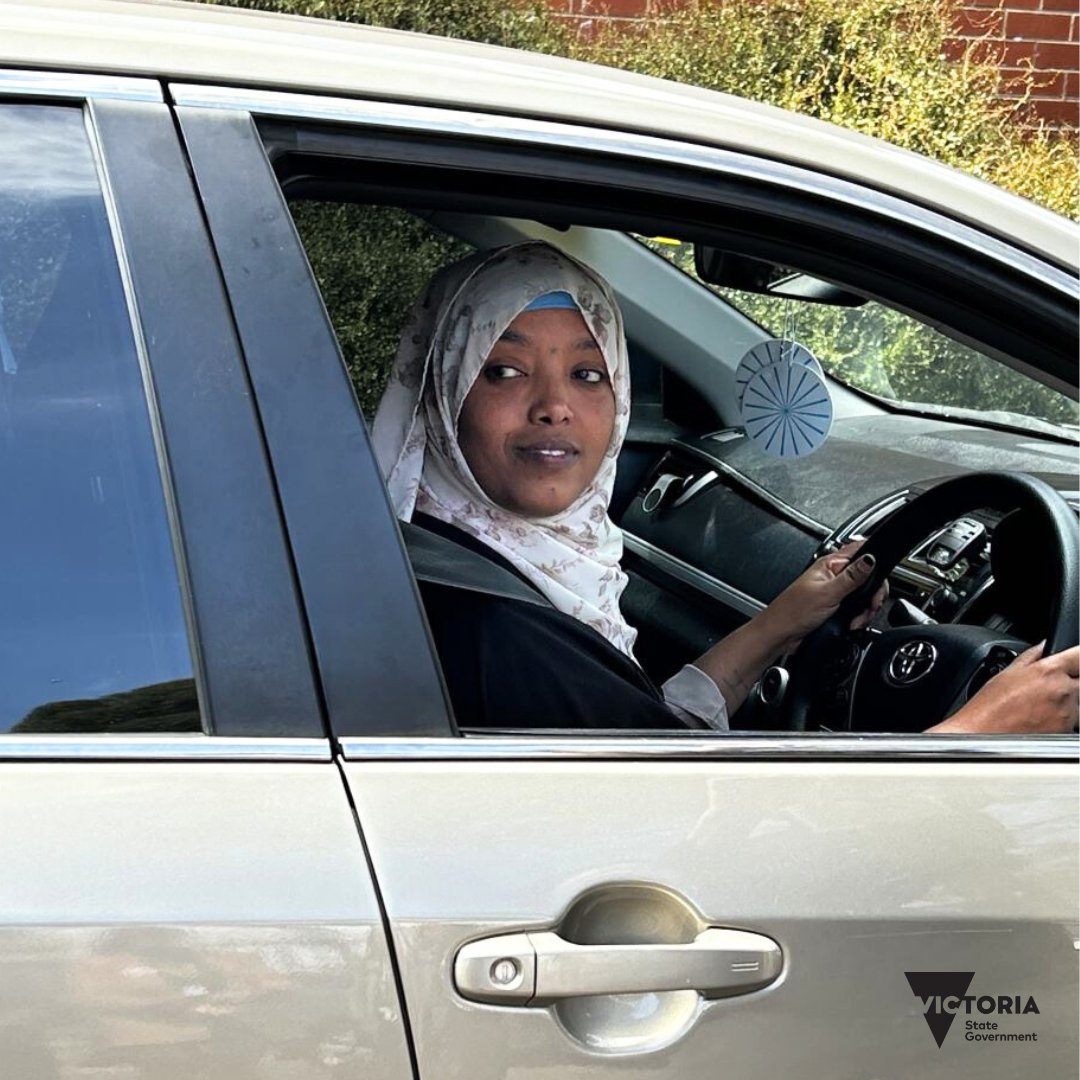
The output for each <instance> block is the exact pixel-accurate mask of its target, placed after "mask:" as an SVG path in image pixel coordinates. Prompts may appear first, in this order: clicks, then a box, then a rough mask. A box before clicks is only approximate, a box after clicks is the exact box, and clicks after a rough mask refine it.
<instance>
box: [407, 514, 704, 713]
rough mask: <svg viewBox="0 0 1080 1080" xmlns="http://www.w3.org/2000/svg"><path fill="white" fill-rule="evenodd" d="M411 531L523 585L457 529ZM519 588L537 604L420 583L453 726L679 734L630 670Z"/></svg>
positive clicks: (643, 680) (600, 641) (425, 523)
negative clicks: (450, 544) (446, 542)
mask: <svg viewBox="0 0 1080 1080" xmlns="http://www.w3.org/2000/svg"><path fill="white" fill-rule="evenodd" d="M414 522H415V524H416V525H419V526H421V527H422V528H424V529H426V530H428V531H430V532H433V533H436V534H437V535H439V536H442V537H445V538H447V539H450V540H453V541H454V542H455V543H457V544H460V545H461V546H462V547H464V548H466V549H468V550H470V551H473V552H475V553H477V554H480V555H483V556H484V557H485V558H486V559H489V560H490V561H491V562H492V563H494V564H495V565H497V566H500V567H502V568H503V569H504V570H509V571H510V572H511V573H512V574H513V575H514V576H515V577H516V578H517V579H518V580H519V581H526V583H527V580H526V579H525V578H524V577H522V575H520V574H519V573H518V571H517V570H516V569H515V568H514V567H513V566H512V565H511V564H510V563H509V562H507V561H506V560H505V559H503V558H502V557H501V556H499V555H498V554H496V553H495V552H494V551H492V550H491V548H489V547H487V545H486V544H484V543H482V542H481V541H479V540H477V539H475V538H474V537H471V536H469V535H467V534H466V533H464V532H462V531H461V530H460V529H457V528H454V527H453V526H452V525H447V524H446V523H445V522H442V521H438V520H436V519H434V518H430V517H428V516H427V515H424V514H417V515H416V517H415V518H414ZM527 584H528V588H530V589H532V590H533V593H534V594H535V596H536V598H537V599H538V600H539V601H540V602H538V603H537V602H533V603H530V602H529V601H528V600H527V599H518V598H512V597H510V596H507V595H493V594H492V593H489V592H484V591H481V590H478V589H476V588H461V587H458V586H455V585H450V584H446V583H445V582H442V581H440V582H434V581H431V580H424V578H423V577H422V576H421V577H419V585H420V595H421V597H422V599H423V602H424V607H425V609H426V611H427V617H428V622H429V624H430V625H431V633H432V637H433V638H434V641H435V648H436V650H437V652H438V654H439V660H440V662H441V663H442V669H443V675H444V677H445V679H446V684H447V688H448V690H449V692H450V702H451V704H452V706H453V709H454V715H455V717H456V719H457V723H458V726H459V727H462V728H568V729H575V728H576V729H581V728H635V729H639V730H640V729H653V730H657V729H665V728H667V729H671V728H676V729H685V727H686V725H685V724H684V723H683V722H682V721H680V720H679V719H678V718H677V717H676V716H675V715H674V714H672V712H671V711H670V710H669V709H668V708H667V706H665V705H664V703H663V699H662V697H661V695H660V692H659V691H658V690H657V689H656V687H655V685H654V684H653V683H652V681H651V680H650V679H649V677H648V676H647V675H646V674H645V673H644V672H643V671H642V670H641V668H639V667H638V666H637V664H635V663H634V662H633V661H632V660H631V659H630V658H629V657H627V656H625V655H624V654H623V653H622V652H620V651H619V650H618V649H616V648H615V646H614V645H612V644H611V643H610V642H609V641H608V640H607V639H606V638H604V637H603V636H602V635H601V634H598V633H597V632H596V631H595V630H593V629H592V628H591V627H589V626H586V625H585V624H584V623H582V622H579V621H578V620H577V619H575V618H574V617H573V616H571V615H566V614H564V613H563V612H561V611H557V610H556V609H555V608H553V607H551V606H550V605H549V604H548V603H547V601H546V599H544V598H543V597H542V594H540V593H539V591H538V590H536V589H535V588H534V587H533V586H532V585H531V584H529V583H527Z"/></svg>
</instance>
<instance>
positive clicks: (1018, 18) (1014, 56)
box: [547, 0, 1080, 127]
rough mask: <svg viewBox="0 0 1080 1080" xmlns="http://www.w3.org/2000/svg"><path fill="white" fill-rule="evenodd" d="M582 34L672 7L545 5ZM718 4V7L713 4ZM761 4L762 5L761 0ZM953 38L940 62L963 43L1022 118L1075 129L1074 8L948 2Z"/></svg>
mask: <svg viewBox="0 0 1080 1080" xmlns="http://www.w3.org/2000/svg"><path fill="white" fill-rule="evenodd" d="M547 2H548V5H549V6H550V7H551V9H552V10H553V11H555V12H557V13H559V14H561V15H563V16H564V17H565V18H566V19H567V20H569V21H571V22H573V23H575V24H576V25H577V26H578V28H579V29H580V30H581V32H582V33H589V32H590V29H591V28H592V27H594V26H596V25H597V24H598V23H600V22H606V23H613V24H619V23H630V22H638V21H640V20H644V19H649V18H655V17H656V16H657V14H658V12H659V11H660V10H661V9H662V8H664V7H670V6H671V4H672V3H676V4H677V3H678V0H547ZM716 2H720V3H722V2H723V0H716ZM764 2H765V3H768V0H764ZM955 2H956V3H957V10H956V16H955V18H956V38H955V39H954V40H953V41H951V42H949V45H948V49H947V54H948V55H951V56H953V57H956V56H959V55H960V54H961V53H962V52H963V50H964V48H965V47H966V46H967V44H968V42H969V41H970V40H971V39H978V40H979V45H978V46H977V51H978V54H979V55H980V56H981V57H983V58H985V59H988V60H992V61H993V62H994V63H996V64H997V65H998V66H999V67H1000V69H1001V93H1002V96H1003V97H1006V98H1009V97H1016V96H1018V95H1019V94H1020V93H1022V89H1023V85H1024V83H1025V81H1026V80H1029V79H1030V81H1031V86H1032V92H1031V98H1030V111H1029V113H1028V116H1029V117H1030V119H1031V120H1032V121H1033V122H1038V121H1042V122H1044V123H1045V124H1047V125H1049V126H1053V127H1077V126H1078V124H1080V45H1078V42H1080V36H1078V33H1080V0H955Z"/></svg>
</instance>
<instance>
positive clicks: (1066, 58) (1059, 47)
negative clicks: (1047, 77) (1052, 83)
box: [1016, 41, 1080, 71]
mask: <svg viewBox="0 0 1080 1080" xmlns="http://www.w3.org/2000/svg"><path fill="white" fill-rule="evenodd" d="M1016 44H1017V45H1021V44H1027V43H1026V42H1019V41H1018V42H1016ZM1035 63H1036V64H1037V65H1038V66H1039V67H1040V68H1049V69H1053V70H1057V71H1076V70H1077V68H1080V49H1078V48H1077V47H1076V46H1075V45H1070V44H1069V43H1068V42H1065V41H1040V42H1038V43H1037V44H1036V46H1035Z"/></svg>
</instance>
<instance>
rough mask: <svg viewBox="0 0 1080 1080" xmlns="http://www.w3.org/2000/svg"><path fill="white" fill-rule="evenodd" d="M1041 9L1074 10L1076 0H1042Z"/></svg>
mask: <svg viewBox="0 0 1080 1080" xmlns="http://www.w3.org/2000/svg"><path fill="white" fill-rule="evenodd" d="M1010 6H1011V4H1010ZM1042 9H1043V11H1075V10H1076V0H1042Z"/></svg>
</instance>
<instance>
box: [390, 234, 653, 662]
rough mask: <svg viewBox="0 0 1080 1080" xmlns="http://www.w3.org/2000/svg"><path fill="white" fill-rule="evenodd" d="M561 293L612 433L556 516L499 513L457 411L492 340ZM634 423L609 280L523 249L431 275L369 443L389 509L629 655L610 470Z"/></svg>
mask: <svg viewBox="0 0 1080 1080" xmlns="http://www.w3.org/2000/svg"><path fill="white" fill-rule="evenodd" d="M550 292H567V293H569V294H570V296H571V297H572V298H573V300H574V302H575V303H576V304H577V306H578V308H579V309H580V310H581V314H582V317H583V318H584V319H585V324H586V325H587V326H588V328H589V330H590V332H591V333H592V335H593V337H594V338H595V339H596V342H597V344H598V345H599V346H600V351H601V353H602V355H603V357H604V362H605V364H606V365H607V370H608V376H609V378H610V379H611V386H612V389H613V391H614V395H615V426H614V430H613V432H612V436H611V443H610V445H609V446H608V448H607V451H606V452H605V454H604V458H603V461H602V462H601V465H600V469H599V471H598V472H597V474H596V476H595V477H594V478H593V480H592V482H591V483H590V484H589V485H588V486H587V487H586V488H585V490H584V491H583V492H582V493H581V494H580V495H579V496H578V498H577V499H576V500H575V501H574V502H573V503H572V504H571V505H570V506H568V507H567V508H566V509H565V510H563V511H562V512H561V513H558V514H554V515H552V516H551V517H544V518H525V517H521V516H519V515H518V514H514V513H512V512H510V511H508V510H504V509H503V508H502V507H500V506H497V505H496V504H495V503H493V502H492V501H491V499H489V498H488V497H487V495H486V494H484V491H483V489H482V488H481V487H480V485H479V484H478V483H477V482H476V480H475V478H474V477H473V475H472V472H471V470H470V469H469V466H468V465H467V464H466V462H465V457H464V455H463V454H462V452H461V447H460V445H459V444H458V438H457V425H458V417H459V416H460V414H461V407H462V405H463V403H464V401H465V397H466V395H467V394H468V392H469V390H470V388H471V387H472V385H473V382H474V381H475V380H476V378H477V376H478V375H479V374H480V371H481V370H482V368H483V366H484V362H485V361H486V360H487V357H488V354H489V353H490V352H491V350H492V348H493V347H494V345H495V343H496V342H497V341H498V340H499V338H500V336H501V335H502V333H503V331H504V330H505V329H506V328H507V327H508V326H509V325H510V323H511V322H513V320H514V319H515V318H516V317H517V315H518V314H519V313H520V312H521V311H522V310H523V309H524V308H525V307H526V306H527V305H528V304H530V303H531V302H532V301H533V300H535V299H537V298H538V297H540V296H543V295H545V294H546V293H550ZM629 419H630V376H629V365H628V362H627V356H626V338H625V335H624V333H623V324H622V314H621V313H620V311H619V308H618V306H617V304H616V303H615V298H614V296H613V295H612V292H611V289H610V287H609V286H608V284H607V282H605V281H604V280H603V278H601V277H600V276H599V275H598V274H596V273H595V272H594V271H592V270H590V269H589V267H587V266H585V265H584V264H582V263H579V262H578V261H577V260H576V259H572V258H570V257H569V256H567V255H564V254H563V253H562V252H560V251H558V250H557V249H556V248H553V247H551V246H550V245H548V244H545V243H542V242H540V241H530V242H528V243H524V244H516V245H514V246H512V247H506V248H501V249H499V250H497V251H493V252H480V253H478V254H476V255H472V256H470V257H469V258H467V259H464V260H462V261H461V262H458V263H455V264H453V265H452V266H449V267H446V268H445V269H444V270H442V271H440V272H439V273H438V274H436V275H435V276H434V277H433V278H432V280H431V282H430V283H429V284H428V287H427V289H426V290H425V293H424V295H423V297H422V298H421V300H420V302H419V303H418V305H417V307H416V308H415V310H414V312H413V316H412V319H411V320H410V322H409V325H408V326H407V327H406V328H405V331H404V333H403V334H402V338H401V346H400V348H399V349H398V354H397V358H396V360H395V361H394V367H393V370H392V372H391V375H390V382H389V385H388V386H387V388H386V392H385V393H384V394H383V397H382V400H381V402H380V403H379V409H378V412H377V413H376V415H375V423H374V428H373V432H372V442H373V444H374V447H375V454H376V457H377V458H378V460H379V465H380V467H381V468H382V471H383V475H384V477H385V478H386V484H387V488H388V490H389V492H390V498H391V501H392V502H393V504H394V511H395V512H396V514H397V516H398V517H399V518H400V519H401V520H402V521H410V520H411V519H412V515H413V511H414V510H420V511H421V512H423V513H425V514H429V515H430V516H431V517H434V518H438V519H439V520H440V521H445V522H448V523H449V524H451V525H455V526H457V527H458V528H460V529H462V530H463V531H464V532H466V533H469V534H470V535H471V536H474V537H476V538H477V539H478V540H481V541H482V542H483V543H485V544H486V545H487V546H488V547H490V548H491V549H492V550H493V551H495V552H497V553H498V554H499V555H501V556H502V557H503V558H505V559H506V560H507V561H508V562H510V563H511V564H512V565H513V566H514V567H515V568H516V569H517V570H519V571H520V572H521V573H522V574H523V575H524V576H525V577H526V578H527V579H528V580H529V581H530V582H532V583H533V584H534V585H535V586H536V587H537V588H538V589H539V590H540V591H541V592H542V593H543V594H544V595H545V596H546V597H547V598H548V599H549V600H550V601H551V603H552V604H553V605H554V606H555V607H556V608H557V609H558V610H559V611H564V612H566V613H567V614H568V615H572V616H573V617H574V618H576V619H580V620H581V621H582V622H584V623H586V624H587V625H589V626H591V627H593V629H595V630H597V631H599V633H601V634H602V635H603V636H604V637H605V638H607V639H608V641H610V642H611V643H612V644H613V645H615V646H616V647H617V648H618V649H621V650H622V651H623V652H624V653H626V654H627V655H628V656H633V652H632V648H633V644H634V638H635V637H636V636H637V631H636V630H634V629H633V628H632V627H631V626H630V625H629V624H628V623H627V622H626V620H625V619H624V618H623V617H622V613H621V612H620V610H619V596H620V595H621V593H622V591H623V589H624V588H625V587H626V580H627V579H626V575H625V574H624V573H623V571H622V569H621V568H620V566H619V562H620V559H621V558H622V550H623V544H622V533H621V532H620V531H619V529H618V527H617V526H616V525H615V524H614V522H612V520H611V519H610V518H609V517H608V513H607V510H608V503H609V501H610V500H611V490H612V487H613V485H614V483H615V465H616V459H617V458H618V454H619V449H620V447H621V446H622V443H623V439H624V437H625V436H626V427H627V424H628V422H629Z"/></svg>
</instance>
